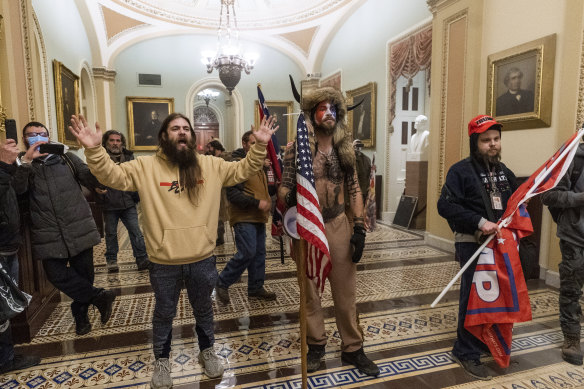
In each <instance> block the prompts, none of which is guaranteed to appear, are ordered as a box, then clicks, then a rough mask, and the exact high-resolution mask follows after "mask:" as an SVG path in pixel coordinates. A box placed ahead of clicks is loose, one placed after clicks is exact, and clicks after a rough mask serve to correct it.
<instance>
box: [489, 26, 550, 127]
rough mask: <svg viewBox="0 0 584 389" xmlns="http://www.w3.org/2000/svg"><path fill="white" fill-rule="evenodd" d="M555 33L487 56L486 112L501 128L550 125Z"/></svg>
mask: <svg viewBox="0 0 584 389" xmlns="http://www.w3.org/2000/svg"><path fill="white" fill-rule="evenodd" d="M555 56H556V34H552V35H548V36H545V37H543V38H540V39H536V40H534V41H531V42H528V43H524V44H522V45H519V46H515V47H512V48H510V49H507V50H504V51H501V52H498V53H495V54H491V55H489V56H488V74H487V114H489V115H491V116H493V117H495V118H496V119H497V121H498V122H500V123H501V124H503V130H520V129H527V128H540V127H550V126H551V122H552V102H553V89H554V63H555Z"/></svg>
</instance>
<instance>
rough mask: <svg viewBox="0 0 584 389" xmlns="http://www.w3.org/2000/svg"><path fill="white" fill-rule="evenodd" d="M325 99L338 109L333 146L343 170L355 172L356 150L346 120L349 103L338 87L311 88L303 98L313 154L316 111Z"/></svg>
mask: <svg viewBox="0 0 584 389" xmlns="http://www.w3.org/2000/svg"><path fill="white" fill-rule="evenodd" d="M325 100H326V101H330V102H331V104H333V105H334V106H335V108H336V110H337V125H336V128H335V132H334V134H333V147H334V148H335V150H336V152H337V155H338V156H339V162H340V164H341V168H342V169H343V171H345V173H348V174H353V171H354V169H355V151H354V150H353V143H352V142H353V139H352V136H351V132H350V130H349V128H348V127H347V123H346V120H345V119H346V116H347V104H346V102H345V98H344V97H343V94H342V93H341V91H339V90H338V89H335V88H332V87H322V88H316V89H311V90H309V91H308V92H306V93H304V96H303V98H302V107H301V108H302V111H304V116H305V117H306V118H307V120H306V125H307V127H308V132H309V134H311V135H312V136H311V137H310V149H311V151H312V155H314V153H315V152H316V151H315V148H316V147H315V138H314V113H315V112H316V107H317V106H318V104H319V103H321V102H322V101H325Z"/></svg>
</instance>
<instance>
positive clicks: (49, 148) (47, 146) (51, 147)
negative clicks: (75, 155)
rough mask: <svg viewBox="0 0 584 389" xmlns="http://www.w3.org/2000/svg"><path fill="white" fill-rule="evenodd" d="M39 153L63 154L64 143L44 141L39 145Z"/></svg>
mask: <svg viewBox="0 0 584 389" xmlns="http://www.w3.org/2000/svg"><path fill="white" fill-rule="evenodd" d="M39 153H41V154H45V153H47V154H57V155H63V154H65V145H64V144H61V143H44V144H42V145H40V146H39Z"/></svg>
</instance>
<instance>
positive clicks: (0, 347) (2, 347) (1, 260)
mask: <svg viewBox="0 0 584 389" xmlns="http://www.w3.org/2000/svg"><path fill="white" fill-rule="evenodd" d="M0 264H1V265H2V268H3V269H4V270H5V271H6V273H7V274H8V275H9V276H10V277H11V278H12V279H13V280H14V281H16V282H18V256H17V255H16V254H12V255H0ZM13 359H14V343H13V341H12V328H11V326H10V321H5V322H2V323H0V366H4V365H5V364H6V363H8V362H9V361H11V360H13Z"/></svg>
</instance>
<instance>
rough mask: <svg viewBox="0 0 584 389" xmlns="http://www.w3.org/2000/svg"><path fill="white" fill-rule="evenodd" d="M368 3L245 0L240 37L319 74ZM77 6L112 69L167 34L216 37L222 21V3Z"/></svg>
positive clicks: (113, 1) (129, 1)
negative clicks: (128, 53)
mask: <svg viewBox="0 0 584 389" xmlns="http://www.w3.org/2000/svg"><path fill="white" fill-rule="evenodd" d="M364 2H365V0H295V1H293V2H291V1H284V0H280V1H274V0H269V1H268V0H245V1H244V0H240V1H238V2H236V14H237V23H238V27H239V29H240V39H241V40H242V41H250V42H255V43H258V44H262V45H266V46H269V47H271V48H274V49H275V50H277V51H280V52H282V53H283V54H284V55H286V56H287V57H289V58H291V59H292V60H293V61H294V62H296V63H297V64H298V66H299V67H300V68H301V69H303V71H304V72H305V73H312V72H315V71H319V67H320V61H321V56H322V53H324V52H325V51H326V46H327V45H328V43H329V42H330V40H331V36H332V35H333V34H334V33H335V32H336V31H337V29H338V27H339V25H340V24H342V23H343V21H344V20H346V18H347V17H348V16H350V15H351V13H352V12H354V11H355V9H357V8H358V7H359V6H360V5H361V4H363V3H364ZM75 3H76V5H77V8H78V9H79V13H80V15H81V17H82V19H83V22H84V24H85V25H86V29H87V34H88V36H89V37H90V42H91V44H92V45H95V47H92V53H93V55H94V59H95V60H97V61H96V62H95V63H94V65H95V66H105V67H107V68H111V67H112V66H113V63H114V61H115V58H116V56H117V55H118V54H119V53H120V52H122V51H123V50H124V49H126V48H127V47H129V46H131V45H134V44H136V43H138V42H141V41H144V40H148V39H152V38H156V37H160V36H167V35H184V34H193V35H194V36H196V35H205V36H214V35H215V34H216V31H217V26H218V23H219V6H220V1H219V0H164V1H162V0H75ZM194 15H196V16H194ZM209 49H210V50H214V49H215V47H210V48H209ZM260 60H261V58H260ZM98 62H99V63H98Z"/></svg>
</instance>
